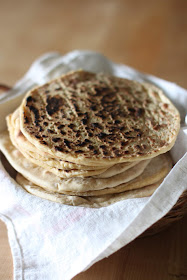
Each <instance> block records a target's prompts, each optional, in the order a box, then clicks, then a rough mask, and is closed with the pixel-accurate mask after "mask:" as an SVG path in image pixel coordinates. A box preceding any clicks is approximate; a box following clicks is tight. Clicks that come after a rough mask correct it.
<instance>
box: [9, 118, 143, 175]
mask: <svg viewBox="0 0 187 280" xmlns="http://www.w3.org/2000/svg"><path fill="white" fill-rule="evenodd" d="M13 117H14V116H12V115H11V114H10V115H9V116H8V117H7V125H8V129H9V135H10V140H11V141H12V144H13V145H14V146H15V147H16V148H17V149H18V150H19V151H20V152H21V153H22V154H23V156H24V157H26V158H27V159H28V160H30V161H31V162H33V163H34V164H36V165H39V166H41V167H43V168H45V169H46V170H48V171H50V172H52V173H54V174H55V175H57V176H59V177H61V178H70V177H89V176H94V177H95V178H109V177H112V176H114V175H117V174H119V173H122V172H124V171H126V170H128V169H129V168H131V167H133V166H134V165H136V164H137V163H138V162H125V163H119V164H115V165H113V166H111V167H110V166H107V168H106V166H105V168H103V169H97V168H96V169H95V170H91V169H90V168H91V167H89V170H84V169H82V170H81V169H62V167H61V168H57V167H55V166H56V165H54V160H53V159H51V161H52V164H49V160H46V159H45V160H42V159H41V158H36V157H35V154H36V149H35V153H34V152H33V154H30V153H29V152H28V151H27V150H26V149H24V148H27V147H29V146H33V145H32V144H28V140H26V138H25V136H24V135H23V134H22V133H21V132H20V129H19V125H18V124H19V120H18V119H16V123H15V122H14V121H13V120H12V119H13ZM31 149H33V151H34V147H31ZM51 161H50V162H51ZM55 161H56V160H55ZM71 166H72V167H73V166H74V167H76V164H72V165H71ZM82 166H83V165H82ZM69 167H70V166H69ZM78 167H80V165H79V166H78ZM84 167H85V166H83V168H84ZM93 168H94V166H93Z"/></svg>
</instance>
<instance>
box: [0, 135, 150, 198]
mask: <svg viewBox="0 0 187 280" xmlns="http://www.w3.org/2000/svg"><path fill="white" fill-rule="evenodd" d="M0 149H1V150H2V152H3V154H4V155H5V156H6V158H7V160H8V161H9V163H10V164H11V165H12V166H13V167H14V169H15V170H17V171H18V172H19V173H21V174H22V175H23V176H24V177H25V178H27V179H28V180H30V181H31V182H33V183H35V184H36V185H39V186H41V187H43V188H46V189H48V190H52V191H55V192H59V193H64V192H65V191H66V192H67V191H68V192H69V191H72V192H87V191H91V190H101V189H104V188H113V187H116V186H118V185H120V184H122V183H125V182H128V181H130V180H132V179H134V178H136V177H137V176H139V175H140V174H141V173H142V172H143V171H144V169H145V168H146V166H147V165H148V164H149V162H150V160H144V161H141V162H139V163H138V164H137V165H135V166H133V167H132V168H130V169H128V170H126V171H125V172H122V173H120V174H118V175H115V176H112V177H110V178H93V177H88V178H81V177H74V178H65V179H64V178H60V177H59V176H56V175H55V174H53V173H51V172H49V171H47V170H46V169H44V168H42V167H40V166H38V165H36V164H34V163H32V162H30V161H28V160H27V159H26V158H25V157H24V156H23V155H22V154H21V152H20V151H19V150H18V149H16V148H15V146H13V145H12V143H11V141H10V138H9V135H8V132H4V133H2V134H1V135H0ZM153 160H154V159H153Z"/></svg>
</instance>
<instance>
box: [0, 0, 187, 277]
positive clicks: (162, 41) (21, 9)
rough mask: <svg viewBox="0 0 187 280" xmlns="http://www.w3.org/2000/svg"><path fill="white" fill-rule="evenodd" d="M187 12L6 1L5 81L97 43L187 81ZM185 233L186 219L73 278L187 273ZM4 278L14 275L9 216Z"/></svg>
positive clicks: (3, 243)
mask: <svg viewBox="0 0 187 280" xmlns="http://www.w3.org/2000/svg"><path fill="white" fill-rule="evenodd" d="M186 15H187V1H186V0H165V1H163V0H157V1H154V0H142V1H139V0H94V1H86V0H73V1H71V0H69V1H65V0H64V1H60V0H59V1H58V0H54V1H51V0H45V1H44V0H41V1H37V0H32V1H24V0H18V1H10V0H6V1H3V0H0V39H1V47H0V82H3V83H7V84H10V85H13V84H14V83H15V82H16V81H17V80H18V79H19V78H20V77H21V76H22V75H23V74H24V73H25V71H26V70H27V69H28V68H29V66H30V64H31V63H32V61H33V60H34V59H36V58H37V57H38V56H40V55H41V54H43V53H45V52H48V51H59V52H61V53H66V52H69V51H71V50H73V49H91V50H95V51H99V52H102V53H104V54H105V55H106V56H108V57H110V58H111V59H112V60H113V61H116V62H119V63H125V64H128V65H130V66H133V67H135V68H137V69H139V70H140V71H144V72H148V73H152V74H154V75H157V76H160V77H162V78H164V79H168V80H170V81H173V82H176V83H178V84H180V85H181V86H184V87H187V80H186V70H187V69H186V68H187V55H186V54H187V51H186V50H187V36H186V34H187V16H186ZM186 236H187V218H185V219H183V220H182V221H180V222H178V223H176V224H175V225H173V226H172V227H171V228H169V229H168V230H166V231H164V232H162V233H160V234H157V235H155V236H153V237H149V238H143V239H137V240H135V241H134V242H132V243H131V244H129V245H128V246H126V247H125V248H122V249H121V250H120V251H118V252H117V253H115V254H113V255H112V256H110V257H109V258H107V259H104V260H102V261H100V262H98V263H97V264H95V265H94V266H92V267H91V268H90V269H89V270H88V271H86V272H83V273H81V274H80V275H78V276H76V277H75V278H74V279H75V280H88V279H89V280H95V279H102V280H105V279H106V280H118V279H119V280H121V279H128V280H137V279H138V280H149V279H151V280H154V279H155V280H158V279H159V280H168V279H169V280H174V279H180V280H184V279H187V270H186V269H187V254H186V252H187V241H186ZM0 279H1V280H8V279H13V270H12V258H11V253H10V249H9V245H8V239H7V232H6V228H5V226H4V224H3V223H2V222H0Z"/></svg>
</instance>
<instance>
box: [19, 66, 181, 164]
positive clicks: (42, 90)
mask: <svg viewBox="0 0 187 280" xmlns="http://www.w3.org/2000/svg"><path fill="white" fill-rule="evenodd" d="M20 127H21V131H22V133H23V134H24V135H25V137H26V138H27V139H28V140H29V142H31V143H32V144H34V145H35V146H36V147H37V148H38V149H39V150H42V151H44V152H47V153H49V154H51V155H52V156H54V157H59V158H61V159H63V160H66V161H70V162H74V163H77V164H83V165H89V166H92V165H94V166H96V165H97V166H99V165H101V166H103V165H105V164H109V163H110V164H115V163H119V162H127V161H137V160H144V159H148V158H152V157H155V156H157V155H159V154H162V153H165V152H167V151H168V150H170V149H171V147H172V146H173V145H174V143H175V140H176V137H177V134H178V132H179V128H180V115H179V112H178V111H177V109H176V108H175V107H174V105H173V104H172V103H171V102H170V101H169V99H168V98H166V97H165V96H164V94H163V92H162V91H161V90H160V89H159V88H157V87H155V86H153V85H149V84H145V83H144V84H141V83H139V82H135V81H130V80H127V79H122V78H118V77H113V76H108V75H105V74H101V73H99V74H94V73H90V72H85V71H81V70H79V71H75V72H71V73H68V74H66V75H64V76H62V77H60V78H58V79H55V80H53V81H51V82H49V83H47V84H45V85H43V86H40V87H37V88H35V89H32V90H31V91H30V92H29V93H28V94H27V95H26V97H25V98H24V99H23V102H22V104H21V107H20Z"/></svg>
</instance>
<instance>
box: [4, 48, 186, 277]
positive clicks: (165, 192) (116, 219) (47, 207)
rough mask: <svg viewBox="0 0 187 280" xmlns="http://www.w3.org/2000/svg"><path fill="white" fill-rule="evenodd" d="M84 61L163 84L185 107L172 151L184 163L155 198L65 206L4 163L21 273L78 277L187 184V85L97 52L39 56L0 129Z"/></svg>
mask: <svg viewBox="0 0 187 280" xmlns="http://www.w3.org/2000/svg"><path fill="white" fill-rule="evenodd" d="M79 68H82V69H85V70H90V71H92V72H98V71H99V72H101V71H102V72H106V73H110V74H113V75H116V76H120V77H127V78H129V79H136V80H138V81H147V82H151V83H154V84H156V85H158V86H159V87H160V88H162V89H163V90H164V91H165V93H166V95H167V96H168V97H169V98H170V99H171V100H172V101H173V103H174V104H175V105H176V106H177V108H178V109H179V110H180V113H181V119H182V128H181V130H180V133H179V136H178V138H177V141H176V144H175V146H174V148H173V149H172V151H171V154H172V157H173V159H174V161H175V162H177V164H176V165H175V167H174V168H173V169H172V171H171V172H170V173H169V174H168V176H167V177H166V178H165V180H164V182H163V183H162V184H161V185H160V187H159V188H158V189H157V191H156V192H155V193H154V194H153V195H152V196H151V197H150V198H138V199H128V200H124V201H120V202H117V203H115V204H113V205H110V206H108V207H103V208H100V209H91V208H83V207H73V206H66V205H61V204H58V203H54V202H50V201H47V200H44V199H41V198H38V197H35V196H33V195H31V194H28V193H27V192H26V191H24V190H23V189H22V188H21V187H20V186H19V185H18V184H17V183H16V182H15V181H14V180H13V179H12V178H11V177H10V176H9V175H8V174H7V172H6V171H5V170H4V168H3V166H2V164H0V218H1V219H2V220H3V221H4V222H5V223H6V225H7V227H8V237H9V242H10V246H11V250H12V255H13V263H14V279H15V280H18V279H19V280H21V279H26V280H43V279H45V280H54V279H55V280H63V279H64V280H68V279H71V278H73V277H74V276H75V275H76V274H78V273H79V272H81V271H83V270H86V269H87V268H88V267H90V266H91V265H92V264H94V263H95V262H97V261H98V260H100V259H102V258H104V257H107V256H109V255H110V254H112V253H113V252H115V251H117V250H118V249H120V248H121V247H123V246H125V245H126V244H128V243H129V242H130V241H132V240H133V239H135V238H136V237H137V236H139V235H140V234H141V233H142V232H143V231H145V230H146V229H147V228H148V227H150V226H151V225H152V224H154V223H155V222H156V221H158V220H159V219H160V218H162V217H163V216H164V215H165V214H166V213H167V212H168V211H169V210H170V209H171V208H172V207H173V205H174V204H175V203H176V202H177V200H178V198H179V197H180V195H181V194H182V193H183V191H184V190H185V189H186V188H187V153H186V152H187V125H186V124H185V116H186V114H187V91H186V90H184V89H182V88H181V87H179V86H177V85H176V84H173V83H170V82H167V81H164V80H161V79H159V78H156V77H153V76H150V75H145V74H142V73H140V72H138V71H136V70H134V69H133V68H130V67H127V66H125V65H119V64H115V63H112V62H111V61H110V60H108V59H107V58H105V57H104V56H103V55H101V54H98V53H95V52H91V51H73V52H71V53H68V54H67V55H65V56H61V55H60V54H58V53H48V54H45V55H44V56H42V57H40V58H39V59H38V60H36V61H35V62H34V63H33V65H32V66H31V68H30V70H29V71H28V72H27V73H26V75H25V76H24V77H23V78H22V79H21V80H20V81H19V82H18V83H17V84H16V85H15V86H14V88H13V89H12V90H10V91H9V93H8V94H7V93H6V94H4V95H2V96H1V99H0V131H3V130H4V129H5V128H6V123H5V116H6V115H7V114H8V113H10V112H12V111H13V110H14V109H15V108H16V107H17V106H18V105H19V104H20V101H21V99H22V97H23V95H24V94H25V92H27V91H28V89H30V88H32V87H33V86H35V85H40V84H43V83H45V82H47V81H48V80H50V79H51V78H54V77H57V76H59V75H61V74H62V73H65V72H67V71H69V70H74V69H79Z"/></svg>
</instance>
